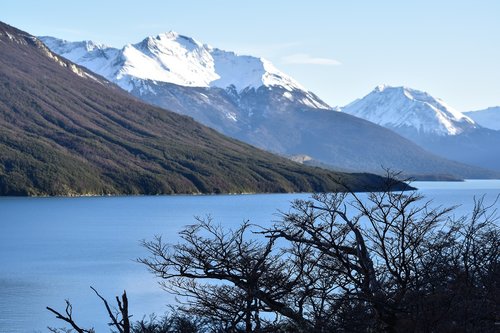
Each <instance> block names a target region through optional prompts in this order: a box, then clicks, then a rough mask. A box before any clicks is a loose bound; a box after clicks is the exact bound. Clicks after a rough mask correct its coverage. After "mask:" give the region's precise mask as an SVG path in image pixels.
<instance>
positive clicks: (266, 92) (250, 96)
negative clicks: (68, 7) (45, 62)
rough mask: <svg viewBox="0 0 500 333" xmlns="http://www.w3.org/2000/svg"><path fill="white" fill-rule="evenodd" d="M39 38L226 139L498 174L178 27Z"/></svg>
mask: <svg viewBox="0 0 500 333" xmlns="http://www.w3.org/2000/svg"><path fill="white" fill-rule="evenodd" d="M40 39H41V40H42V41H43V42H44V43H45V44H46V45H47V46H48V47H49V48H50V49H51V50H52V51H53V52H55V53H57V54H59V55H61V56H63V57H65V58H67V59H69V60H71V61H74V62H76V63H78V64H80V65H82V66H84V67H86V68H88V69H90V70H92V71H94V72H96V73H97V74H100V75H103V76H104V77H106V78H107V79H108V80H110V81H112V82H115V83H116V84H118V85H119V86H120V87H122V88H123V89H125V90H127V91H129V92H130V93H132V94H133V95H135V96H137V97H138V98H140V99H142V100H144V101H146V102H148V103H151V104H154V105H158V106H161V107H164V108H167V109H170V110H172V111H175V112H178V113H181V114H185V115H189V116H191V117H193V118H194V119H195V120H197V121H200V122H201V123H203V124H205V125H207V126H210V127H212V128H214V129H216V130H218V131H220V132H222V133H224V134H226V135H229V136H231V137H233V138H237V139H239V140H242V141H245V142H247V143H250V144H252V145H256V146H258V147H261V148H264V149H266V150H268V151H271V152H275V153H279V154H282V155H286V156H289V157H294V156H302V157H304V156H305V157H306V158H302V157H301V158H298V159H299V160H302V161H307V163H312V164H316V165H322V166H330V167H333V168H336V169H339V170H350V171H368V172H377V173H381V172H384V171H383V170H384V169H385V168H390V169H394V170H401V171H403V172H404V173H405V174H406V175H412V176H417V177H435V176H438V177H445V178H448V177H452V178H490V177H497V176H499V173H496V172H491V171H488V170H484V169H482V168H479V167H472V166H469V165H465V164H461V163H458V162H454V161H450V160H447V159H444V158H442V157H439V156H437V155H434V154H431V153H429V152H427V151H425V150H424V149H422V148H421V147H419V146H418V145H416V144H415V143H413V142H411V141H410V140H408V139H405V138H403V137H401V136H400V135H397V134H395V133H394V132H393V131H391V130H387V129H386V128H384V127H382V126H378V125H375V124H373V123H371V122H368V121H365V120H362V119H359V118H357V117H353V116H351V115H348V114H345V113H341V112H336V111H335V110H333V109H332V108H331V107H330V106H329V105H327V104H326V103H325V102H324V101H322V100H321V99H320V98H319V97H318V96H316V95H315V94H314V93H312V92H310V91H308V90H307V89H306V88H304V87H303V86H301V85H300V84H299V83H298V82H297V81H295V80H294V79H293V78H291V77H289V76H287V75H286V74H284V73H282V72H280V71H279V70H277V69H276V68H275V67H274V66H273V65H272V64H271V63H270V62H268V61H266V60H264V59H261V58H256V57H252V56H240V55H236V54H235V53H233V52H227V51H223V50H219V49H216V48H213V47H211V46H208V45H206V44H202V43H200V42H198V41H196V40H194V39H192V38H189V37H186V36H182V35H179V34H177V33H173V32H170V33H166V34H160V35H158V36H153V37H147V38H145V39H144V40H143V41H141V42H139V43H137V44H129V45H126V46H124V47H123V48H122V49H116V48H111V47H107V46H104V45H101V44H96V43H94V42H91V41H84V42H68V41H63V40H59V39H56V38H53V37H40Z"/></svg>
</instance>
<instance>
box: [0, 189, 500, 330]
mask: <svg viewBox="0 0 500 333" xmlns="http://www.w3.org/2000/svg"><path fill="white" fill-rule="evenodd" d="M413 185H414V186H416V187H418V188H419V189H420V192H421V193H423V194H424V195H425V196H426V199H429V200H432V201H433V204H435V205H443V206H452V205H460V206H459V207H458V208H457V209H456V211H455V214H457V215H462V214H465V213H468V212H470V209H471V207H472V206H473V198H474V197H480V196H482V195H486V201H487V202H493V201H494V199H495V198H496V196H498V195H499V193H500V180H471V181H466V182H456V183H455V182H414V183H413ZM309 197H310V195H309V194H263V195H220V196H152V197H148V196H136V197H126V196H124V197H90V198H87V197H82V198H11V197H3V198H0V333H15V332H48V330H47V328H46V327H47V326H52V327H63V326H64V325H63V324H64V323H63V322H62V321H59V320H56V319H54V316H53V315H52V314H51V313H49V312H48V311H47V310H46V309H45V307H46V306H51V307H53V308H56V309H58V310H60V311H63V310H64V306H65V303H64V300H65V299H69V300H70V301H71V303H72V304H73V316H74V318H75V319H76V321H77V322H79V323H80V324H81V326H84V327H92V326H93V327H95V328H96V329H97V332H109V328H108V327H107V325H106V323H107V322H108V318H107V317H106V315H105V311H103V310H104V309H103V306H102V303H101V302H100V300H99V299H98V298H97V297H96V296H95V295H94V294H93V292H92V290H91V289H90V288H89V287H90V286H94V287H95V288H96V289H97V290H99V291H100V292H101V294H102V295H103V296H105V297H106V298H107V299H108V300H110V301H112V300H113V299H114V296H116V295H119V294H121V292H122V291H123V290H124V289H126V290H127V294H128V297H129V300H130V313H131V314H133V315H134V317H133V319H140V318H142V317H143V316H144V315H147V314H150V313H153V312H154V313H157V314H161V313H163V312H165V310H166V309H167V304H169V303H173V302H174V301H175V300H174V299H173V297H172V296H171V295H169V294H168V293H166V292H165V291H163V290H161V289H160V287H159V286H158V284H157V281H156V280H155V278H154V277H153V276H152V275H151V274H150V273H149V272H147V270H146V269H145V267H144V266H142V265H141V264H138V263H136V262H135V259H136V258H139V257H143V256H145V255H146V254H147V253H146V252H145V250H144V249H143V248H142V247H141V246H140V244H139V241H140V240H141V239H146V240H148V239H152V238H153V237H154V236H155V235H163V237H164V239H166V240H167V241H168V242H171V243H175V242H177V240H178V236H177V233H178V231H180V230H181V229H182V228H183V226H185V225H188V224H193V223H194V222H195V219H194V217H195V216H200V217H204V216H207V215H211V216H212V217H213V219H214V221H215V222H218V223H221V224H223V225H225V226H234V227H236V226H238V225H240V224H241V223H242V222H243V221H245V220H250V221H251V222H252V223H256V224H260V225H263V226H266V225H270V224H271V223H272V222H273V221H276V220H279V218H280V217H279V211H288V209H289V207H290V202H291V201H292V200H294V199H297V198H302V199H306V198H309ZM495 205H496V207H497V208H500V204H499V203H498V202H497V203H496V204H495Z"/></svg>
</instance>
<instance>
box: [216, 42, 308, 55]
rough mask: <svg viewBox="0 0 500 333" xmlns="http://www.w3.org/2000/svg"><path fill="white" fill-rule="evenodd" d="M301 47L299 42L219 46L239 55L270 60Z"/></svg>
mask: <svg viewBox="0 0 500 333" xmlns="http://www.w3.org/2000/svg"><path fill="white" fill-rule="evenodd" d="M299 45H301V43H300V42H284V43H274V44H272V43H269V44H228V45H221V46H219V47H222V48H223V49H226V50H230V51H234V52H236V53H237V54H240V55H252V56H256V57H266V58H271V57H275V56H279V54H280V53H283V51H284V50H288V49H290V48H293V47H297V46H299Z"/></svg>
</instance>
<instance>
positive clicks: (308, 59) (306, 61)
mask: <svg viewBox="0 0 500 333" xmlns="http://www.w3.org/2000/svg"><path fill="white" fill-rule="evenodd" d="M282 60H283V62H284V63H285V64H297V65H323V66H338V65H341V64H342V63H341V62H340V61H338V60H336V59H333V58H320V57H313V56H311V55H309V54H306V53H296V54H291V55H288V56H285V57H283V58H282Z"/></svg>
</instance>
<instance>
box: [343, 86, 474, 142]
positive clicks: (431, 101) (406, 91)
mask: <svg viewBox="0 0 500 333" xmlns="http://www.w3.org/2000/svg"><path fill="white" fill-rule="evenodd" d="M343 111H344V112H346V113H349V114H351V115H353V116H356V117H359V118H364V119H366V120H369V121H371V122H374V123H376V124H379V125H382V126H386V127H393V128H406V129H409V130H414V131H417V132H419V133H422V134H437V135H441V136H442V135H456V134H460V133H462V132H464V131H466V130H468V129H471V128H475V127H477V125H476V124H475V123H474V121H473V120H472V119H470V118H469V117H467V116H466V115H464V114H462V113H461V112H459V111H457V110H456V109H454V108H452V107H451V106H449V105H447V104H446V103H445V102H444V101H442V100H441V99H439V98H435V97H433V96H431V95H430V94H428V93H427V92H424V91H420V90H416V89H413V88H409V87H404V86H399V87H392V86H388V85H379V86H377V87H375V89H374V90H373V91H372V92H371V93H369V94H368V95H367V96H365V97H363V98H362V99H359V100H357V101H354V102H353V103H351V104H349V105H347V106H346V107H344V108H343Z"/></svg>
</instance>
